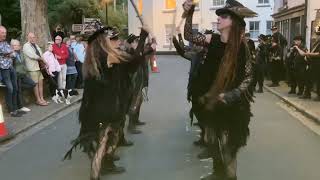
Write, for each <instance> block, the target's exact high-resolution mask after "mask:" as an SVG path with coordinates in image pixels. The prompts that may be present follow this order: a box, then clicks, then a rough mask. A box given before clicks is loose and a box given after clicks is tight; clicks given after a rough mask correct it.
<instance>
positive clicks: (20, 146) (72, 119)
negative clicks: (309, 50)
mask: <svg viewBox="0 0 320 180" xmlns="http://www.w3.org/2000/svg"><path fill="white" fill-rule="evenodd" d="M158 64H159V68H160V71H161V73H159V74H152V75H151V80H150V88H149V101H148V102H146V103H144V105H143V107H142V113H141V120H142V121H146V122H147V125H146V126H144V127H142V128H141V130H143V134H141V135H128V139H130V140H133V141H134V143H135V146H133V147H130V148H120V149H119V151H118V154H119V155H120V156H121V160H120V161H119V162H117V164H119V165H121V166H124V167H126V169H127V172H126V173H124V174H121V175H107V176H103V177H102V180H197V179H200V177H201V176H203V175H206V174H207V173H209V172H210V171H211V166H212V165H211V164H212V163H211V162H210V161H200V160H198V159H197V157H196V156H197V154H198V153H199V152H200V151H201V149H200V148H198V147H195V146H193V144H192V142H193V141H194V140H196V139H197V138H198V134H199V132H198V129H197V128H196V127H190V120H189V117H188V112H189V108H190V106H189V104H188V102H187V100H186V86H187V79H188V69H189V62H188V61H184V60H183V59H181V58H179V57H177V56H160V57H159V60H158ZM252 109H253V114H254V117H253V118H252V121H251V124H250V129H251V136H250V139H249V141H248V145H247V146H246V147H245V148H243V149H242V150H241V151H240V153H239V162H238V179H239V180H271V179H272V180H319V179H320V166H319V165H320V156H319V153H320V136H319V135H317V134H316V133H314V132H313V131H311V130H310V129H309V128H307V127H306V126H305V125H304V124H303V123H301V122H300V121H299V118H298V117H296V116H294V115H293V113H291V112H290V110H288V109H286V108H284V104H283V103H282V102H281V101H280V100H279V99H278V98H277V97H275V96H273V95H271V94H270V93H268V92H265V93H264V94H261V95H257V97H256V102H255V103H254V104H253V105H252ZM77 113H78V111H77V109H75V110H73V111H71V112H69V113H66V115H65V116H62V117H57V118H56V121H54V122H53V123H52V124H49V125H47V126H44V127H43V128H39V129H36V130H34V133H32V134H31V135H30V136H26V137H25V138H24V137H20V138H22V139H23V140H20V141H19V143H16V144H15V145H14V146H12V147H10V148H9V149H8V150H6V151H5V152H2V153H0V179H1V180H88V179H89V172H90V162H89V159H88V158H87V156H86V155H85V154H83V153H81V152H80V151H79V152H76V153H74V154H73V159H72V160H67V161H62V158H63V155H64V154H65V152H66V151H67V150H68V148H69V147H70V141H71V140H72V139H74V138H75V137H76V136H77V135H78V130H79V125H78V120H77ZM316 128H318V127H316ZM1 148H2V147H1V146H0V150H1Z"/></svg>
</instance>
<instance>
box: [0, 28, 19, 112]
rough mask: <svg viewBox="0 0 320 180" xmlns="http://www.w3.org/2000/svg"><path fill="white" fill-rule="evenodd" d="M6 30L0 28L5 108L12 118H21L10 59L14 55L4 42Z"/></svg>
mask: <svg viewBox="0 0 320 180" xmlns="http://www.w3.org/2000/svg"><path fill="white" fill-rule="evenodd" d="M6 38H7V30H6V28H5V27H3V26H0V74H1V76H2V81H3V83H4V84H5V85H6V87H7V92H6V103H7V108H8V110H9V112H10V115H11V116H12V117H21V115H22V114H21V113H19V111H18V106H17V92H18V88H17V74H16V71H15V69H14V68H13V61H12V58H13V57H14V53H13V51H12V49H11V47H10V45H9V44H8V42H6Z"/></svg>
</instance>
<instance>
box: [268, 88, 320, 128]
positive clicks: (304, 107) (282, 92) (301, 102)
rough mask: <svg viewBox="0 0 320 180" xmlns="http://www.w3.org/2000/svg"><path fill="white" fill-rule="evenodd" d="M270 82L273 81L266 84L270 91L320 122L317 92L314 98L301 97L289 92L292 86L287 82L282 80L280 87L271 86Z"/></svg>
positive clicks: (313, 95) (319, 105)
mask: <svg viewBox="0 0 320 180" xmlns="http://www.w3.org/2000/svg"><path fill="white" fill-rule="evenodd" d="M269 84H271V82H267V83H266V84H265V86H264V87H265V88H266V89H267V90H268V91H269V92H271V93H272V94H274V95H276V96H278V97H279V98H280V99H281V100H283V101H284V102H285V103H287V104H288V105H290V106H292V107H294V108H295V109H296V110H297V111H299V112H301V113H302V114H304V115H305V116H307V117H308V118H311V119H312V120H314V121H316V122H317V123H319V124H320V102H318V101H315V100H314V98H315V97H316V94H314V93H313V94H312V99H307V100H306V99H300V98H298V96H297V95H295V94H288V92H289V90H290V88H289V87H288V85H287V84H286V83H285V82H281V83H280V86H279V87H269V86H268V85H269Z"/></svg>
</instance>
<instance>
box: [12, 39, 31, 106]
mask: <svg viewBox="0 0 320 180" xmlns="http://www.w3.org/2000/svg"><path fill="white" fill-rule="evenodd" d="M10 44H11V48H12V49H13V50H14V53H15V61H14V63H13V64H14V67H15V70H16V72H17V85H18V92H17V106H18V110H19V111H23V112H30V111H31V110H30V109H29V108H26V107H23V105H22V104H23V97H22V89H33V88H34V87H35V86H36V83H35V82H34V81H33V80H32V79H30V78H29V77H28V76H27V71H26V68H25V64H24V59H23V56H21V45H20V41H18V40H16V39H12V40H11V42H10Z"/></svg>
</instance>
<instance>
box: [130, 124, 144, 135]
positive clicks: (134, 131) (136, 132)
mask: <svg viewBox="0 0 320 180" xmlns="http://www.w3.org/2000/svg"><path fill="white" fill-rule="evenodd" d="M128 132H129V133H130V134H141V133H142V131H140V130H138V129H137V128H136V127H135V126H133V125H131V126H130V125H129V126H128Z"/></svg>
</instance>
